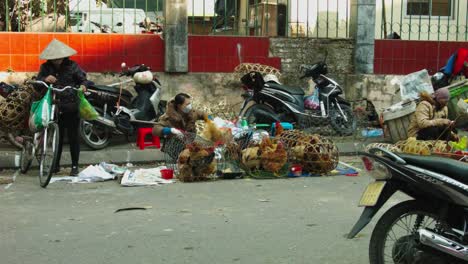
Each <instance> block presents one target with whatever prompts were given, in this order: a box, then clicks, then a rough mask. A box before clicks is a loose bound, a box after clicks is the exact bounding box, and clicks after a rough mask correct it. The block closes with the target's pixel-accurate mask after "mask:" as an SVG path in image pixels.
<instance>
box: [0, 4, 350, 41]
mask: <svg viewBox="0 0 468 264" xmlns="http://www.w3.org/2000/svg"><path fill="white" fill-rule="evenodd" d="M164 2H165V1H164V0H70V1H67V0H0V30H1V31H32V32H65V31H66V32H91V33H129V34H139V33H161V32H162V31H163V25H164V17H163V6H164ZM349 15H350V0H187V16H188V29H189V33H190V34H193V35H238V36H283V37H313V38H348V37H349V17H350V16H349Z"/></svg>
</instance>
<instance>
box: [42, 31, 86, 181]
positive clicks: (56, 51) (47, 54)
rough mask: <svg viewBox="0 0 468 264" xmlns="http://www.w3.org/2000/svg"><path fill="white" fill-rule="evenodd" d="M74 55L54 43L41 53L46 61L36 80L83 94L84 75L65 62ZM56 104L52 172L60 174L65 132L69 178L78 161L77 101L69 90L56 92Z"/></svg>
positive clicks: (70, 62) (76, 171)
mask: <svg viewBox="0 0 468 264" xmlns="http://www.w3.org/2000/svg"><path fill="white" fill-rule="evenodd" d="M75 54H76V51H75V50H74V49H72V48H71V47H69V46H68V45H66V44H64V43H62V42H60V41H58V40H56V39H54V40H52V41H51V42H50V43H49V45H48V46H47V47H46V48H45V49H44V50H43V51H42V53H41V55H40V57H39V58H40V59H42V60H47V61H46V62H45V63H43V64H42V65H41V68H40V70H39V74H38V76H37V78H36V79H37V80H39V81H44V82H46V83H47V84H52V85H53V86H54V87H56V88H61V87H64V86H73V87H81V89H82V90H83V91H86V85H88V84H90V82H89V81H88V80H87V79H86V73H85V72H84V71H83V70H82V69H81V68H80V66H78V64H77V63H76V62H74V61H72V60H70V59H69V57H70V56H72V55H75ZM35 88H36V89H37V90H39V92H41V93H45V91H46V88H45V87H44V86H42V85H36V86H35ZM55 100H56V104H57V107H58V111H59V115H58V125H59V147H58V161H57V164H56V167H55V168H53V171H54V173H57V172H59V170H60V158H61V155H62V146H63V138H64V134H65V131H66V132H67V138H68V141H69V143H70V155H71V160H72V168H71V172H70V175H72V176H76V175H77V174H78V161H79V157H80V141H79V133H78V132H79V127H80V115H79V99H78V96H77V92H76V91H75V90H73V89H67V90H65V91H63V92H56V96H55Z"/></svg>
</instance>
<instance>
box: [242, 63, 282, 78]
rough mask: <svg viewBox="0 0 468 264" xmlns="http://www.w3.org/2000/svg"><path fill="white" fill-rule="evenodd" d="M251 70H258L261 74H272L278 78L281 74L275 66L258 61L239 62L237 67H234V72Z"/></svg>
mask: <svg viewBox="0 0 468 264" xmlns="http://www.w3.org/2000/svg"><path fill="white" fill-rule="evenodd" d="M253 71H254V72H259V73H261V74H262V75H267V74H274V75H276V77H278V78H279V77H280V76H281V73H280V71H279V70H278V69H276V68H275V67H271V66H268V65H263V64H259V63H241V64H239V65H237V67H236V68H235V69H234V72H237V73H240V74H247V73H249V72H253Z"/></svg>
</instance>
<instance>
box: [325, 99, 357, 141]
mask: <svg viewBox="0 0 468 264" xmlns="http://www.w3.org/2000/svg"><path fill="white" fill-rule="evenodd" d="M340 107H341V110H343V113H344V114H345V115H346V118H347V119H348V120H347V121H346V120H345V119H344V118H343V116H342V115H341V112H340V109H338V107H336V106H335V107H333V108H331V109H330V125H331V126H332V128H333V129H334V130H335V131H336V132H337V133H338V134H339V135H341V136H351V135H352V134H353V132H354V131H355V130H356V119H355V118H354V114H353V111H352V110H351V107H349V106H347V105H344V104H340Z"/></svg>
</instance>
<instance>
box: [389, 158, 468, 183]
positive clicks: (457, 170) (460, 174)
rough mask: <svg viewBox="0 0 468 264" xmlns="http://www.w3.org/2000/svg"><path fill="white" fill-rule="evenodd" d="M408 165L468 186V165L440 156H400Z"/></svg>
mask: <svg viewBox="0 0 468 264" xmlns="http://www.w3.org/2000/svg"><path fill="white" fill-rule="evenodd" d="M398 156H400V157H401V158H402V159H404V160H405V161H406V163H408V164H410V165H413V166H417V167H420V168H423V169H427V170H430V171H434V172H437V173H440V174H444V175H446V176H448V177H450V178H452V179H454V180H457V181H460V182H462V183H467V184H468V165H467V164H466V163H464V162H461V161H457V160H454V159H449V158H443V157H439V156H417V155H408V154H398Z"/></svg>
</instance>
